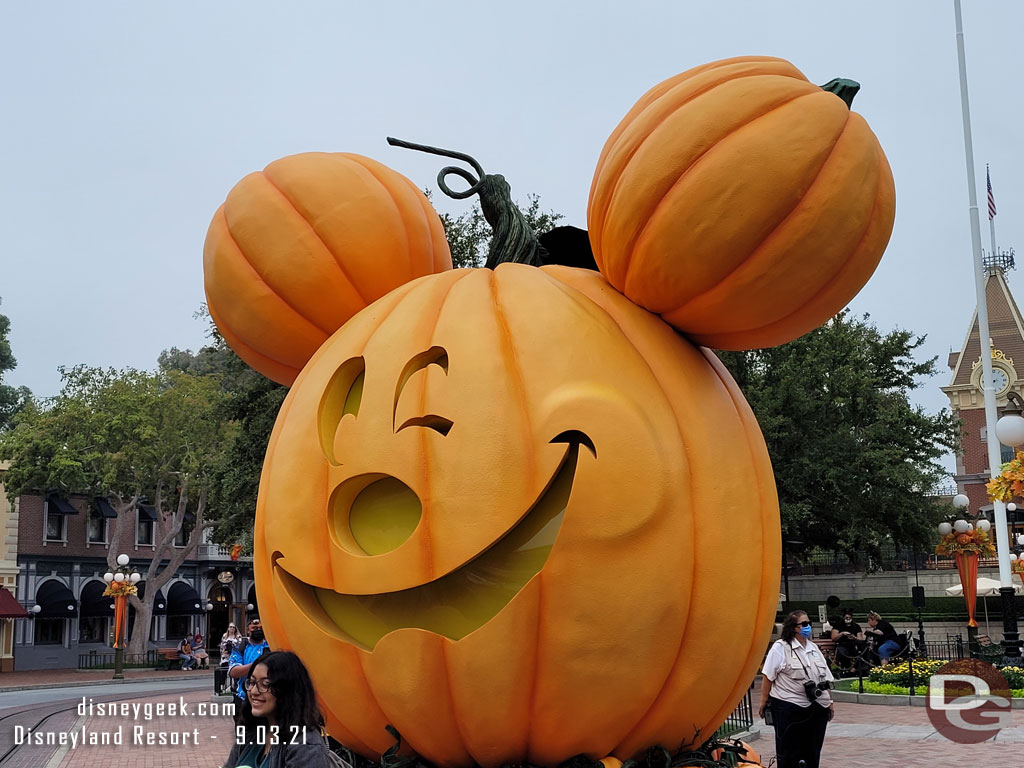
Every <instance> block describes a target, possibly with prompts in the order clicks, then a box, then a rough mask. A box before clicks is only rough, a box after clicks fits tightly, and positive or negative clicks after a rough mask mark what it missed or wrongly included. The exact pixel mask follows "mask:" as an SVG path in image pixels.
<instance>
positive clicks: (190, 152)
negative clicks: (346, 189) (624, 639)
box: [0, 0, 1024, 411]
mask: <svg viewBox="0 0 1024 768" xmlns="http://www.w3.org/2000/svg"><path fill="white" fill-rule="evenodd" d="M964 6H965V9H964V25H965V32H966V43H967V64H968V74H969V82H970V89H971V91H970V96H971V109H972V120H973V130H974V150H975V157H976V161H977V167H976V174H977V182H978V190H979V195H980V198H981V199H980V204H981V206H982V231H983V234H984V244H985V247H986V249H987V248H988V245H989V244H988V221H987V216H986V215H985V209H984V205H985V199H984V194H985V163H989V164H990V165H991V167H992V184H993V187H994V190H995V197H996V204H997V207H998V210H999V215H998V216H997V217H996V229H997V236H998V239H999V245H1000V247H1009V246H1013V245H1015V244H1016V245H1019V244H1020V243H1022V242H1024V239H1022V231H1021V229H1022V225H1021V222H1022V220H1024V219H1022V215H1024V167H1022V166H1024V152H1022V150H1021V147H1022V141H1021V130H1022V129H1021V126H1022V124H1024V120H1022V114H1021V113H1022V111H1024V107H1022V105H1021V101H1020V89H1019V81H1020V71H1021V68H1020V62H1019V51H1018V49H1019V46H1020V34H1021V31H1022V30H1024V3H1020V2H1019V0H999V1H996V0H992V1H988V2H978V1H977V0H965V2H964ZM748 54H764V55H773V56H781V57H783V58H786V59H789V60H790V61H792V62H793V63H794V64H795V65H796V66H797V67H798V68H800V69H801V70H802V71H803V72H804V73H805V74H806V75H807V76H808V78H809V79H810V80H812V81H813V82H817V83H824V82H826V81H828V80H830V79H832V78H833V77H849V78H852V79H855V80H858V81H859V82H860V83H861V84H862V89H861V92H860V93H859V94H858V96H857V98H856V100H855V102H854V109H855V110H856V111H858V112H860V113H861V114H862V115H864V116H865V118H866V119H867V121H868V123H869V124H870V125H871V127H872V128H873V129H874V131H875V133H876V134H877V135H878V138H879V140H880V141H881V144H882V147H883V149H884V150H885V152H886V153H887V155H888V158H889V162H890V164H891V165H892V169H893V174H894V176H895V179H896V194H897V213H896V226H895V230H894V232H893V236H892V240H891V241H890V243H889V248H888V251H887V252H886V255H885V257H884V258H883V260H882V264H881V266H880V267H879V269H878V271H877V272H876V273H875V275H874V277H873V278H872V279H871V281H870V282H869V283H868V285H867V286H866V287H865V289H864V290H863V291H862V292H861V294H860V296H859V297H858V298H857V299H856V300H855V301H854V303H853V305H852V307H853V309H854V310H856V311H857V312H867V313H870V314H871V316H872V319H873V320H874V322H876V323H877V324H878V326H879V327H880V328H881V329H883V330H889V329H892V328H894V327H897V326H898V327H904V328H908V329H911V330H913V331H915V332H918V333H922V334H927V335H928V341H927V344H926V346H925V348H924V353H923V355H926V356H935V355H938V356H939V357H940V362H941V363H943V368H942V375H941V376H938V377H936V378H935V379H933V380H932V381H930V382H928V383H926V386H925V388H924V389H923V390H922V391H920V392H919V394H918V395H917V400H918V402H920V403H921V404H922V405H924V406H925V407H926V408H928V409H929V410H932V411H934V410H937V409H938V408H940V407H942V406H944V405H945V404H946V402H947V401H946V398H945V397H944V396H943V395H942V393H941V392H939V390H938V387H939V386H942V385H943V384H946V383H948V378H949V375H948V372H947V371H946V369H945V367H944V362H945V358H946V355H947V353H948V351H949V349H950V348H951V347H959V345H960V344H961V342H962V340H963V336H964V334H965V332H966V327H967V323H968V321H969V319H970V315H971V311H972V310H973V307H974V296H975V294H974V284H973V271H972V266H971V262H970V228H969V219H968V207H967V190H966V170H965V160H964V144H963V131H962V123H961V113H960V90H959V82H958V77H957V58H956V40H955V27H954V16H953V3H952V0H948V1H947V0H927V1H926V0H914V1H911V0H902V1H901V2H892V1H891V0H888V1H886V2H867V1H862V2H859V3H856V4H851V3H827V2H820V1H819V2H792V1H791V2H786V3H769V2H765V1H764V0H761V1H760V2H740V1H739V0H722V1H721V2H718V3H691V2H642V1H640V2H637V1H636V0H633V2H630V3H625V2H615V3H611V2H605V3H601V2H582V1H581V0H580V1H577V2H562V3H550V2H543V3H542V2H524V1H521V2H517V3H502V4H497V3H485V2H479V0H478V1H477V2H436V3H415V4H414V3H408V2H407V3H401V2H392V3H355V2H342V1H341V0H336V1H334V2H290V3H282V2H276V3H271V2H257V1H256V0H245V2H241V1H240V0H235V1H231V0H219V1H218V2H189V1H188V0H177V2H174V3H136V2H99V1H94V2H89V3H83V2H46V3H39V2H14V0H5V1H3V0H0V73H2V75H0V78H2V81H3V87H2V90H0V94H2V107H0V109H2V113H0V114H2V121H0V211H2V214H0V244H2V245H0V247H2V251H0V267H2V269H0V297H2V300H3V303H2V306H0V313H3V314H6V315H7V316H8V317H10V319H11V323H12V330H11V337H10V340H11V344H12V346H13V350H14V353H15V355H16V356H17V358H18V367H17V369H16V370H15V371H13V372H12V373H10V374H9V375H8V376H7V381H8V382H9V383H11V384H15V385H22V384H24V385H27V386H28V387H30V388H31V389H32V390H33V392H35V393H36V394H37V395H43V396H46V395H52V394H54V393H55V392H56V391H57V390H58V388H59V384H60V380H59V376H58V373H57V367H58V366H60V365H73V364H76V363H87V364H90V365H100V366H114V367H124V366H135V367H139V368H152V367H153V366H154V364H155V361H156V357H157V355H158V354H159V352H160V351H161V350H162V349H165V348H168V347H171V346H177V347H182V348H186V347H188V348H193V349H195V348H198V347H199V346H201V345H202V344H203V342H204V326H203V324H202V323H201V322H199V321H198V320H195V319H193V313H194V312H195V310H196V309H197V308H198V306H199V305H200V303H201V302H202V301H203V281H202V259H201V254H202V245H203V240H204V237H205V235H206V229H207V226H208V224H209V221H210V217H211V215H212V214H213V212H214V211H215V210H216V208H217V206H218V205H219V204H220V203H221V202H222V201H223V199H224V197H225V195H226V194H227V192H228V190H229V189H230V188H231V187H232V186H233V185H234V184H235V182H237V181H238V180H239V179H240V178H241V177H242V176H244V175H245V174H246V173H249V172H250V171H253V170H257V169H260V168H262V167H264V166H265V165H266V164H268V163H269V162H271V161H272V160H274V159H276V158H278V157H281V156H283V155H288V154H293V153H296V152H304V151H310V150H321V151H346V152H357V153H361V154H365V155H368V156H370V157H373V158H375V159H377V160H380V161H382V162H384V163H385V164H387V165H389V166H391V167H392V168H395V169H396V170H398V171H400V172H402V173H404V174H406V175H407V176H409V177H410V178H412V179H413V181H415V182H416V183H417V184H418V185H419V186H420V187H426V186H431V187H432V186H433V185H434V177H435V176H436V173H437V170H438V167H439V163H438V158H433V157H428V156H423V155H419V154H418V153H412V152H409V151H406V150H399V149H393V148H390V147H388V146H387V144H386V143H385V141H384V137H385V136H386V135H389V134H391V135H396V136H399V137H402V138H407V139H409V140H413V141H419V142H424V143H432V144H436V145H440V146H446V147H451V148H454V149H458V150H462V151H465V152H468V153H470V154H472V155H474V156H475V157H476V158H477V159H478V160H479V161H480V162H481V164H482V165H483V166H484V169H485V170H487V171H488V172H491V173H502V174H504V175H505V176H506V178H507V179H508V180H509V182H510V183H511V184H512V188H513V195H514V196H515V197H517V198H519V199H520V200H525V198H526V195H527V194H528V193H536V194H538V195H540V197H541V202H542V206H543V207H544V208H545V209H553V210H556V211H559V212H561V213H564V214H565V216H566V220H567V223H571V224H576V225H578V226H581V227H585V226H586V213H585V210H586V200H587V193H588V191H589V188H590V181H591V177H592V175H593V170H594V165H595V162H596V160H597V156H598V153H599V152H600V150H601V147H602V145H603V144H604V141H605V139H606V138H607V137H608V134H609V133H610V132H611V130H612V129H613V128H614V127H615V125H616V124H617V122H618V121H619V119H620V118H621V117H622V116H623V114H625V112H626V111H627V110H628V109H629V107H630V106H632V104H633V103H634V101H635V100H636V99H637V98H639V97H640V95H641V94H643V93H644V92H645V91H646V90H647V89H648V88H650V87H651V86H652V85H654V84H655V83H657V82H659V81H661V80H663V79H665V78H666V77H669V76H671V75H674V74H676V73H677V72H681V71H683V70H685V69H688V68H690V67H693V66H696V65H698V64H702V63H705V62H708V61H713V60H716V59H721V58H726V57H730V56H737V55H748ZM435 200H436V201H437V204H438V205H439V207H442V208H443V209H445V210H448V211H450V212H453V213H459V212H461V211H463V210H466V209H467V207H468V206H467V204H466V203H458V202H455V201H448V200H446V199H441V200H439V199H438V196H435ZM1009 279H1010V286H1011V288H1014V289H1016V290H1018V291H1021V289H1022V287H1024V281H1022V280H1021V276H1020V275H1018V274H1016V273H1011V275H1010V278H1009Z"/></svg>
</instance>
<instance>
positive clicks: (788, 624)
mask: <svg viewBox="0 0 1024 768" xmlns="http://www.w3.org/2000/svg"><path fill="white" fill-rule="evenodd" d="M798 616H807V611H793V612H792V613H791V614H789V616H787V617H786V620H785V621H784V622H782V631H781V632H780V633H779V636H780V637H781V638H782V639H783V640H785V641H786V642H787V643H789V642H792V640H793V638H794V637H796V632H797V628H796V625H797V624H799V623H800V622H799V621H797V617H798ZM807 617H808V618H810V616H807Z"/></svg>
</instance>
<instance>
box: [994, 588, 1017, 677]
mask: <svg viewBox="0 0 1024 768" xmlns="http://www.w3.org/2000/svg"><path fill="white" fill-rule="evenodd" d="M999 595H1000V597H1001V598H1002V600H1003V663H1004V664H1005V665H1007V666H1020V664H1021V639H1020V634H1019V632H1018V629H1017V605H1016V601H1015V600H1014V589H1013V587H1000V588H999Z"/></svg>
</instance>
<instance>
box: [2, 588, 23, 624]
mask: <svg viewBox="0 0 1024 768" xmlns="http://www.w3.org/2000/svg"><path fill="white" fill-rule="evenodd" d="M27 616H28V613H27V612H26V611H25V609H24V608H23V607H22V605H21V603H19V602H18V601H17V600H16V599H15V598H14V595H12V594H11V593H10V592H8V591H7V590H6V589H5V588H4V587H0V619H24V618H25V617H27Z"/></svg>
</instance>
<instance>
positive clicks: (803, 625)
mask: <svg viewBox="0 0 1024 768" xmlns="http://www.w3.org/2000/svg"><path fill="white" fill-rule="evenodd" d="M800 626H801V627H809V626H811V622H809V621H801V622H800Z"/></svg>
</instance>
